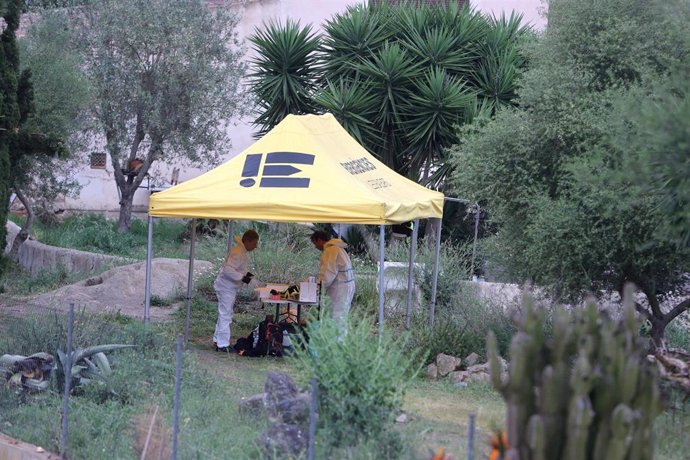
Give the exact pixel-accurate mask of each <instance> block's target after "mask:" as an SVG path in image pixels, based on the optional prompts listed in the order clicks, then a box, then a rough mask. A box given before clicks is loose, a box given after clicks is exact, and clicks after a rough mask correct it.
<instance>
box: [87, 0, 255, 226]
mask: <svg viewBox="0 0 690 460" xmlns="http://www.w3.org/2000/svg"><path fill="white" fill-rule="evenodd" d="M82 11H83V13H84V14H83V15H81V16H79V17H78V18H77V19H79V20H81V21H82V23H81V24H78V30H79V31H80V32H81V36H80V37H79V38H80V40H79V42H80V45H81V52H82V56H83V65H84V67H85V69H86V72H87V75H88V78H89V81H90V83H91V84H92V85H93V88H94V96H95V99H96V103H95V104H94V105H93V111H92V115H93V116H94V117H95V119H96V121H97V124H98V131H99V134H100V135H102V136H103V139H104V140H105V145H104V148H105V150H106V151H107V153H108V154H109V155H110V160H111V164H112V166H113V170H114V178H115V182H116V184H117V187H118V189H119V192H120V198H121V200H120V218H119V222H118V229H119V230H120V231H125V230H127V229H129V226H130V222H131V211H132V199H133V197H134V193H135V192H136V190H137V188H138V187H139V185H141V183H142V181H143V180H144V178H145V176H146V174H147V172H148V171H149V169H150V168H151V165H152V164H154V163H155V162H158V161H161V162H173V161H176V162H179V161H181V160H182V161H188V162H189V163H191V164H199V163H214V162H216V161H218V160H219V158H220V156H221V155H222V154H223V153H225V149H227V147H228V145H229V139H228V133H227V126H228V123H230V122H231V120H232V119H233V118H234V117H236V116H239V115H241V114H242V113H243V112H244V111H245V110H246V106H247V104H246V99H245V98H244V97H243V90H242V88H241V85H240V80H241V78H242V75H243V73H244V64H243V63H242V62H241V61H240V58H241V56H242V54H243V51H242V48H241V45H240V43H239V41H238V38H237V34H236V31H235V28H236V26H237V23H238V21H239V18H238V17H237V16H236V15H234V14H232V13H230V12H228V11H224V10H222V9H218V10H216V11H215V12H212V11H211V10H210V9H209V8H208V6H207V5H206V4H205V2H202V1H200V0H187V1H180V2H169V1H165V0H147V1H144V0H124V1H123V0H117V1H115V0H103V1H99V2H95V3H94V4H93V5H92V6H90V7H89V8H85V9H83V10H82ZM135 160H136V161H135Z"/></svg>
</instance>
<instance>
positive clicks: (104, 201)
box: [56, 0, 545, 212]
mask: <svg viewBox="0 0 690 460" xmlns="http://www.w3.org/2000/svg"><path fill="white" fill-rule="evenodd" d="M364 1H366V0H312V1H308V0H210V1H209V4H210V6H211V7H212V8H232V9H235V10H236V11H238V13H239V14H240V15H241V18H242V19H241V21H240V24H239V26H238V29H237V32H238V34H239V36H240V38H241V39H246V38H247V37H249V36H250V35H252V33H253V32H254V30H255V28H257V27H260V26H261V25H262V23H264V22H267V21H269V20H271V19H273V20H280V21H284V20H285V19H287V18H291V19H295V20H299V21H300V23H301V24H302V25H305V24H312V26H313V27H314V28H315V29H317V30H318V29H320V28H321V25H322V23H323V22H324V21H325V20H326V19H329V18H330V17H331V16H333V15H334V14H335V13H338V12H343V11H344V10H345V9H346V8H347V7H348V6H350V5H356V4H361V3H364ZM541 1H542V0H521V1H517V0H471V5H473V6H474V7H476V8H478V9H479V10H481V11H482V12H485V13H488V14H496V15H498V14H500V13H501V11H506V13H507V14H508V15H509V14H510V12H511V11H512V10H513V9H515V10H516V11H519V12H522V13H523V14H524V16H525V20H526V21H528V22H532V23H534V24H535V26H536V27H537V28H543V27H544V25H545V21H544V20H543V19H542V18H540V16H539V13H538V8H539V7H540V4H541ZM246 47H247V51H249V50H250V46H249V44H248V43H246ZM253 132H254V128H253V127H252V125H251V118H247V119H244V120H240V121H239V122H237V124H236V125H234V126H231V127H230V128H229V134H230V138H231V140H232V146H230V147H229V148H228V149H227V152H225V154H224V161H227V160H229V159H230V158H232V157H234V156H235V155H237V154H238V153H240V152H242V151H243V150H244V149H246V148H247V147H249V146H250V145H251V144H252V143H253V142H254V141H255V139H254V138H253V136H252V134H253ZM87 160H88V159H87ZM208 169H210V168H209V167H207V168H204V169H197V168H187V167H180V171H179V177H178V179H179V182H184V181H185V180H187V179H191V178H193V177H196V176H198V175H199V174H202V173H203V172H206V171H207V170H208ZM75 174H76V175H77V177H78V180H79V183H80V184H81V185H82V186H83V188H82V190H81V192H80V194H79V196H78V197H76V198H66V199H64V200H63V201H62V202H60V203H56V207H58V208H62V209H67V210H81V211H106V212H118V211H119V195H118V189H117V186H116V185H115V179H114V177H113V169H112V166H111V164H110V159H109V158H108V161H107V162H106V168H105V169H91V168H90V166H89V164H88V161H87V162H86V164H85V165H84V167H83V168H82V169H81V170H79V171H76V172H75ZM149 174H150V176H151V185H152V186H154V187H158V186H167V185H168V184H169V181H170V178H171V175H172V168H171V167H168V166H166V165H163V164H160V163H154V165H153V166H152V168H151V170H150V171H149ZM146 185H147V181H146V180H144V182H143V184H142V186H146ZM148 197H149V191H148V189H146V188H140V189H139V190H138V191H137V193H136V194H135V195H134V203H133V204H134V211H135V212H145V211H146V208H147V205H148Z"/></svg>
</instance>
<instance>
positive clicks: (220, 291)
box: [213, 230, 259, 352]
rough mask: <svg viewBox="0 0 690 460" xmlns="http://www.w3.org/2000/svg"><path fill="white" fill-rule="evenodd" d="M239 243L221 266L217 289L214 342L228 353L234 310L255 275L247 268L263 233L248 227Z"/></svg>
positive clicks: (217, 349)
mask: <svg viewBox="0 0 690 460" xmlns="http://www.w3.org/2000/svg"><path fill="white" fill-rule="evenodd" d="M235 241H236V243H235V246H234V247H233V248H232V249H231V250H230V252H229V253H228V256H227V257H226V259H225V262H224V263H223V267H222V268H221V269H220V272H219V273H218V276H217V277H216V281H215V282H214V283H213V288H214V289H215V290H216V295H217V296H218V320H217V321H216V330H215V332H214V333H213V343H214V345H215V347H216V351H225V352H228V351H230V350H231V348H230V336H231V328H232V310H233V305H234V304H235V298H236V297H237V291H238V290H239V289H240V287H242V283H244V284H249V283H250V282H251V280H252V277H253V276H254V275H253V274H252V273H250V272H249V271H248V270H247V268H248V264H249V253H250V252H252V251H253V250H254V249H256V246H257V245H258V244H259V234H258V233H256V232H255V231H254V230H247V231H246V232H244V234H243V235H242V238H240V237H237V236H236V237H235Z"/></svg>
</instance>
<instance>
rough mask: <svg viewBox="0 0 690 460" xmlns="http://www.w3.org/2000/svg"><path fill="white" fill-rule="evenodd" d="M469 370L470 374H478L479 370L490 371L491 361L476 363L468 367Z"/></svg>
mask: <svg viewBox="0 0 690 460" xmlns="http://www.w3.org/2000/svg"><path fill="white" fill-rule="evenodd" d="M467 372H469V373H470V374H476V373H478V372H489V363H484V364H475V365H474V366H470V367H468V368H467Z"/></svg>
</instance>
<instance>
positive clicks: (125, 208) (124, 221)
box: [117, 189, 136, 233]
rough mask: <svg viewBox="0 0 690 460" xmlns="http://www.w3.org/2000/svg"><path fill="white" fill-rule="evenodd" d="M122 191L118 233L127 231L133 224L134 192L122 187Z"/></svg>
mask: <svg viewBox="0 0 690 460" xmlns="http://www.w3.org/2000/svg"><path fill="white" fill-rule="evenodd" d="M135 190H136V189H135ZM121 192H122V199H121V200H120V217H119V219H118V221H117V231H118V233H127V232H128V231H129V227H130V226H131V225H132V207H133V206H132V202H133V201H134V192H132V191H129V190H127V191H125V190H122V189H121Z"/></svg>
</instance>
